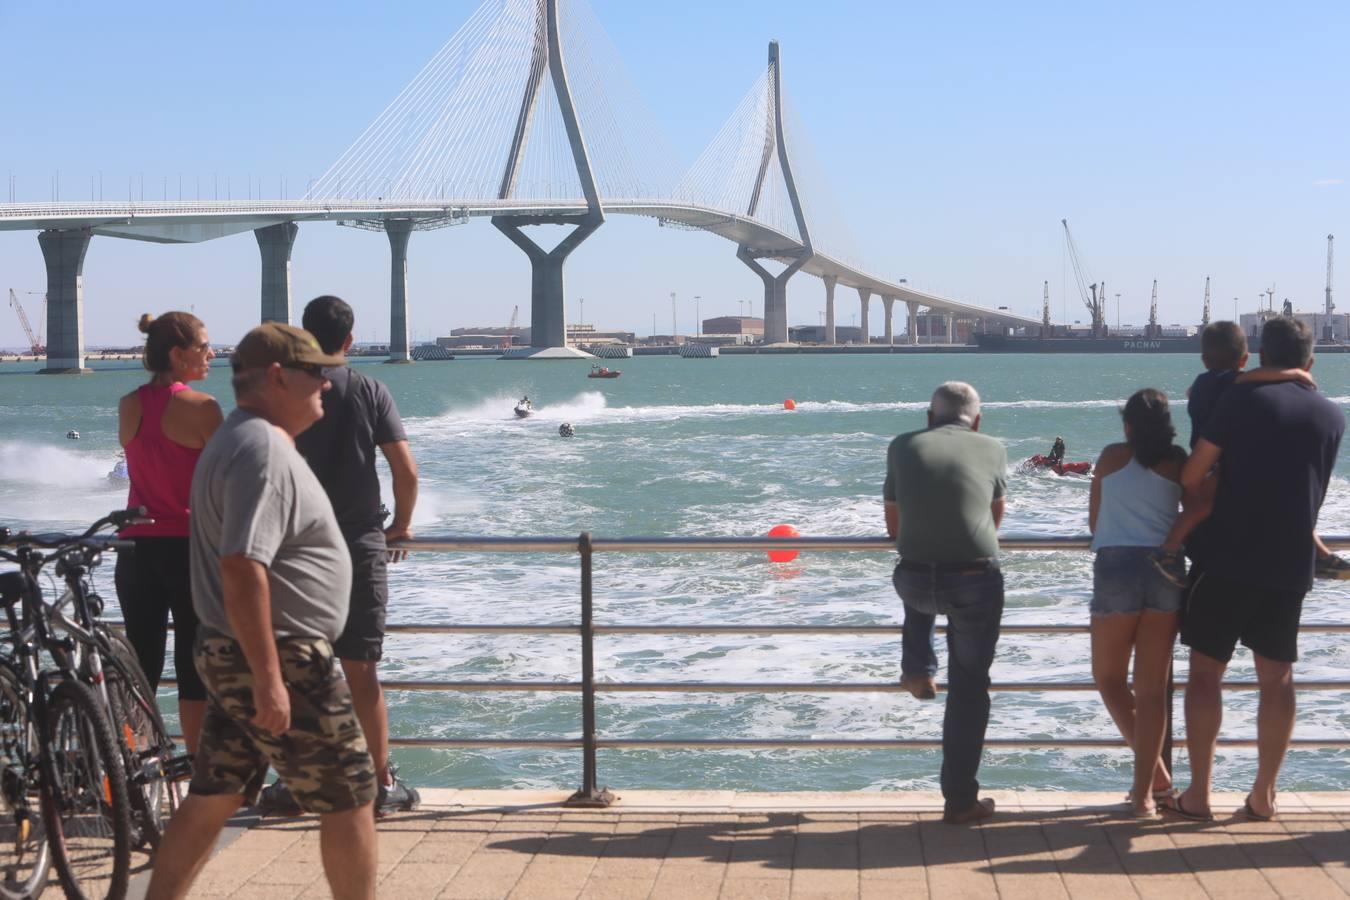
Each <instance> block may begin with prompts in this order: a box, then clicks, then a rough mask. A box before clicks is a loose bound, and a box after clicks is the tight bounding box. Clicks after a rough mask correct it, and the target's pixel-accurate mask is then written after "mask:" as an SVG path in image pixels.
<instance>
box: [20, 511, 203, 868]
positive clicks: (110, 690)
mask: <svg viewBox="0 0 1350 900" xmlns="http://www.w3.org/2000/svg"><path fill="white" fill-rule="evenodd" d="M144 514H145V511H144V509H141V508H137V509H132V510H125V511H118V512H114V513H112V514H110V515H108V516H105V517H103V518H102V519H100V520H98V521H97V522H95V523H94V524H93V525H91V526H90V527H89V529H88V530H87V531H86V532H85V533H84V534H83V535H82V536H81V537H80V538H79V543H76V544H74V545H71V544H70V543H69V542H70V538H67V537H64V536H59V535H39V536H36V537H30V538H28V540H29V541H30V542H31V543H32V544H33V545H34V546H51V545H56V546H58V547H60V546H61V545H62V544H65V545H66V546H65V547H64V550H62V549H58V550H57V552H56V553H55V554H53V556H59V557H60V558H59V559H58V561H57V564H56V575H57V576H58V577H61V578H63V579H64V581H65V585H66V589H65V592H64V593H63V594H62V595H61V597H59V598H58V599H57V600H56V601H55V602H54V603H52V604H50V605H49V606H47V607H46V609H47V613H48V616H49V617H50V618H51V620H52V621H53V622H54V623H55V624H56V625H58V626H59V627H60V629H61V630H62V631H64V632H65V633H66V634H67V635H69V636H70V637H71V638H73V639H74V641H75V646H74V652H73V654H72V658H71V659H68V660H67V659H64V658H62V659H61V662H62V663H63V664H64V665H66V667H67V668H69V669H70V670H72V671H75V672H78V673H79V674H80V677H81V678H82V680H84V682H85V683H86V684H88V685H89V686H90V687H92V688H94V690H95V692H96V694H98V696H99V697H100V699H102V700H103V702H104V703H105V705H106V707H107V712H108V715H109V720H110V721H111V722H114V723H116V726H117V727H116V728H115V729H114V730H115V731H116V732H118V734H117V737H118V739H119V740H118V743H119V747H120V748H121V751H122V754H123V757H124V764H125V768H126V775H127V782H128V785H129V789H130V795H131V804H132V839H133V840H132V842H133V846H135V847H138V848H139V847H145V846H147V845H148V846H150V847H151V848H157V847H158V846H159V841H160V838H161V837H162V836H163V833H164V825H165V823H166V821H167V820H168V818H169V817H170V816H171V815H172V814H173V812H174V811H175V810H176V809H177V808H178V805H179V803H181V802H182V799H183V783H184V781H185V780H186V779H187V778H188V777H189V776H190V775H191V773H192V758H191V757H190V756H189V755H188V754H186V753H176V752H175V749H176V748H175V745H174V742H173V739H172V738H171V737H170V735H169V732H168V729H167V728H165V726H164V719H163V717H162V716H161V715H160V711H159V705H158V703H157V702H156V700H155V693H154V691H153V690H152V689H151V687H150V681H149V679H148V678H147V677H146V675H145V673H144V672H143V671H142V670H141V667H140V663H139V662H138V661H137V657H136V651H135V648H133V647H132V645H131V642H130V641H129V640H127V638H126V636H125V635H123V634H122V633H121V632H119V631H115V630H113V629H112V628H111V627H109V626H108V625H107V624H106V623H104V622H103V621H102V620H101V618H100V617H101V615H102V612H103V600H102V598H101V597H99V595H98V594H97V593H96V592H95V591H94V590H93V586H92V584H91V583H90V580H89V575H90V572H91V571H92V569H94V568H96V567H97V566H98V564H99V562H100V559H99V556H100V551H101V549H102V547H103V546H106V543H105V542H100V543H97V544H91V543H90V539H91V538H93V536H94V535H95V534H97V533H98V532H99V531H100V530H102V529H103V528H105V527H107V526H109V525H113V526H115V527H117V528H121V527H123V526H125V525H128V524H131V523H132V522H135V521H145V520H144V519H143V518H141V517H143V516H144ZM116 543H117V544H119V545H121V546H119V547H118V549H122V550H125V549H128V547H127V546H126V544H125V542H116ZM77 548H79V549H77ZM67 607H69V608H70V610H71V614H69V615H68V614H67V613H66V612H65V610H66V608H67Z"/></svg>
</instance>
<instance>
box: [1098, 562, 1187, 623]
mask: <svg viewBox="0 0 1350 900" xmlns="http://www.w3.org/2000/svg"><path fill="white" fill-rule="evenodd" d="M1156 550H1157V548H1156V547H1103V548H1101V549H1100V550H1098V551H1097V559H1096V560H1095V561H1094V562H1093V564H1092V603H1091V605H1090V606H1089V609H1091V611H1092V614H1093V615H1094V616H1114V615H1138V614H1139V613H1141V612H1143V611H1144V610H1151V611H1152V612H1160V613H1174V612H1178V611H1180V609H1181V597H1182V594H1183V593H1185V589H1184V588H1180V587H1177V586H1176V585H1174V584H1172V583H1171V582H1170V581H1168V580H1167V579H1166V578H1164V577H1163V574H1162V573H1161V572H1159V571H1158V570H1157V568H1156V567H1155V566H1154V565H1153V563H1151V562H1149V558H1148V557H1149V554H1150V553H1153V552H1154V551H1156Z"/></svg>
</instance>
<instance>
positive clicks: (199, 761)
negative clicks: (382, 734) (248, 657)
mask: <svg viewBox="0 0 1350 900" xmlns="http://www.w3.org/2000/svg"><path fill="white" fill-rule="evenodd" d="M277 654H278V655H279V656H280V658H281V677H282V679H283V680H284V681H285V683H286V688H287V692H288V693H289V694H290V699H291V728H290V730H289V731H287V732H285V733H284V734H281V735H274V734H271V733H269V732H266V731H262V730H261V729H259V728H257V727H255V726H254V724H253V716H254V713H255V712H256V710H255V708H254V706H253V673H252V672H251V671H249V668H248V663H247V662H246V661H245V659H244V652H243V650H242V649H241V648H240V646H239V644H238V643H237V642H236V641H233V640H230V639H229V638H216V637H199V638H198V639H197V653H196V657H197V671H198V672H200V673H201V676H202V681H204V682H205V683H206V691H207V695H208V698H209V701H208V705H207V710H206V721H205V722H204V723H203V724H202V734H201V741H200V744H199V746H198V748H197V755H196V760H195V762H194V764H193V771H192V782H191V784H190V785H189V786H188V790H189V791H191V792H192V793H194V794H208V795H210V794H242V795H243V796H244V799H245V802H246V803H250V804H252V803H257V801H258V792H259V791H260V790H261V789H262V784H263V779H264V778H266V776H267V768H268V766H269V765H270V766H271V767H272V768H274V769H276V770H277V774H278V775H280V776H281V780H282V781H283V782H284V783H285V784H286V786H287V787H288V788H290V790H291V794H292V796H294V797H295V801H296V803H298V804H299V805H300V808H301V809H304V810H306V811H308V812H314V813H326V812H341V811H343V810H348V809H356V808H358V807H361V806H364V805H365V804H367V803H370V802H372V801H374V799H375V794H376V790H377V787H376V781H375V766H374V764H373V762H372V761H371V758H370V752H369V750H367V748H366V738H365V735H363V734H362V733H361V725H360V723H359V722H358V721H357V719H356V712H355V710H354V709H353V707H352V695H351V691H350V690H349V689H348V687H347V682H346V680H345V679H344V678H343V677H342V669H341V666H340V665H339V664H338V660H337V657H336V656H334V655H333V648H332V647H331V646H330V645H329V643H328V642H327V641H325V640H322V639H319V638H282V639H280V640H278V641H277Z"/></svg>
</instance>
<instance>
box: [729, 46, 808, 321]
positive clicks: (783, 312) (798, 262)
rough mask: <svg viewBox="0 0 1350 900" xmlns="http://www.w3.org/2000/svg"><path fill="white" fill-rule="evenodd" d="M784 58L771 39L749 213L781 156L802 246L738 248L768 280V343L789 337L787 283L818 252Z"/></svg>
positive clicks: (742, 258) (738, 253)
mask: <svg viewBox="0 0 1350 900" xmlns="http://www.w3.org/2000/svg"><path fill="white" fill-rule="evenodd" d="M781 70H782V59H781V57H780V55H779V51H778V42H777V41H769V76H770V77H769V104H768V106H769V115H768V116H767V117H766V121H765V128H764V153H763V155H762V156H761V157H760V161H759V173H758V174H757V175H756V176H755V187H754V190H753V191H752V192H751V194H750V207H749V209H748V210H746V215H748V216H750V217H751V218H754V216H755V212H756V211H757V210H758V209H759V201H760V196H761V194H762V193H763V189H764V176H765V174H766V173H767V172H768V170H769V162H770V161H771V160H772V159H773V157H774V155H775V154H777V156H778V165H779V168H781V169H782V171H783V181H784V182H785V183H786V186H787V195H788V199H789V201H791V203H792V215H793V218H795V219H796V222H797V235H798V237H799V238H800V240H801V243H802V248H801V249H800V250H797V251H794V252H792V253H786V252H784V251H782V250H773V251H761V250H757V249H755V248H754V247H751V246H748V245H746V244H741V245H740V246H739V247H738V248H737V250H736V258H737V259H739V260H740V261H741V262H743V263H745V264H746V265H747V266H749V267H750V270H751V271H753V272H754V273H755V274H756V275H758V276H759V277H760V279H761V280H762V281H763V282H764V343H766V344H781V343H785V342H786V341H787V339H788V319H787V283H788V279H789V278H791V277H792V276H793V275H795V274H796V273H797V270H798V269H800V268H801V267H802V266H804V265H806V263H807V262H808V261H809V260H810V259H811V257H812V256H813V255H815V251H814V250H812V249H811V232H810V229H809V228H808V227H807V224H806V215H805V214H804V213H803V212H802V201H801V197H800V196H799V195H798V193H797V182H796V179H795V178H793V175H792V162H791V160H790V159H789V156H788V147H787V140H786V139H785V138H784V136H783V103H782V99H783V81H782V71H781ZM764 258H770V259H778V260H782V261H784V262H786V263H787V268H785V269H783V271H781V272H779V273H778V274H777V275H774V274H773V273H771V272H770V271H769V270H768V269H766V268H764V266H763V265H761V264H760V262H759V260H761V259H764Z"/></svg>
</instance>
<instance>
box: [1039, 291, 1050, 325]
mask: <svg viewBox="0 0 1350 900" xmlns="http://www.w3.org/2000/svg"><path fill="white" fill-rule="evenodd" d="M1041 327H1042V328H1044V329H1045V333H1046V334H1049V333H1050V282H1048V281H1047V282H1046V283H1045V288H1044V291H1043V293H1042V294H1041Z"/></svg>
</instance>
